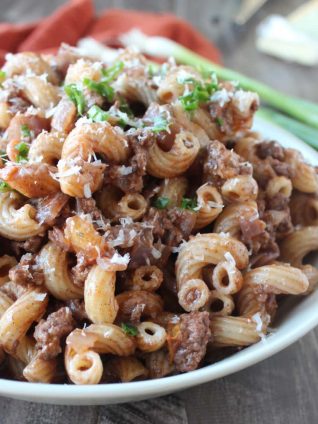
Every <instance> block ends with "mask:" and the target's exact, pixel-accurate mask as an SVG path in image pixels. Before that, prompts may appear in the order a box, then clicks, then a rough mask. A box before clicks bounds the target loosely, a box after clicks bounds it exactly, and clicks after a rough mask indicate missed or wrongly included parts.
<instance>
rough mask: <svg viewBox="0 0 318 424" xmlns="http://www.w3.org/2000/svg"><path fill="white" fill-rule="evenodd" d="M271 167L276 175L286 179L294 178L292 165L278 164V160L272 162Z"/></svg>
mask: <svg viewBox="0 0 318 424" xmlns="http://www.w3.org/2000/svg"><path fill="white" fill-rule="evenodd" d="M271 165H272V168H273V170H274V171H275V172H276V174H277V175H279V176H283V177H286V178H292V177H293V176H294V173H295V171H294V169H293V167H292V165H290V164H289V163H286V162H279V161H278V160H272V161H271Z"/></svg>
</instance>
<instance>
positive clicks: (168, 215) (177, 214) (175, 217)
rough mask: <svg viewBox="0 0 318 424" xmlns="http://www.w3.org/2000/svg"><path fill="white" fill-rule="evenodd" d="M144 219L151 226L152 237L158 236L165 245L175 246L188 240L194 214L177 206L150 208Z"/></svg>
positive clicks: (193, 222) (193, 223) (193, 221)
mask: <svg viewBox="0 0 318 424" xmlns="http://www.w3.org/2000/svg"><path fill="white" fill-rule="evenodd" d="M144 221H145V222H147V223H148V224H149V225H150V226H151V227H152V228H153V235H154V238H156V239H157V238H160V240H161V242H162V243H163V244H165V245H167V246H171V247H176V246H179V244H180V243H181V242H182V240H188V238H189V236H190V234H191V232H192V230H193V228H194V225H195V221H196V214H195V213H194V212H192V211H190V210H186V209H179V208H171V209H167V210H159V209H156V208H150V210H149V213H148V215H147V216H146V217H145V218H144Z"/></svg>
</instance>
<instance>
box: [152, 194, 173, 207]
mask: <svg viewBox="0 0 318 424" xmlns="http://www.w3.org/2000/svg"><path fill="white" fill-rule="evenodd" d="M169 203H170V199H169V198H168V197H158V198H157V199H156V200H155V201H154V202H153V206H154V207H155V208H157V209H165V208H166V207H167V206H168V205H169Z"/></svg>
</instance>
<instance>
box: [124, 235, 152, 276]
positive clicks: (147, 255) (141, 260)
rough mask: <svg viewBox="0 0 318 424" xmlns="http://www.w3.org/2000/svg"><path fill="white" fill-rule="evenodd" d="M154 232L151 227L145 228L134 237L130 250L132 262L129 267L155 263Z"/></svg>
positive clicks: (131, 268)
mask: <svg viewBox="0 0 318 424" xmlns="http://www.w3.org/2000/svg"><path fill="white" fill-rule="evenodd" d="M153 242H154V239H153V233H152V229H151V228H147V227H145V228H143V229H142V231H140V232H139V233H138V235H137V236H136V237H135V239H134V244H133V246H132V248H131V249H130V250H129V254H130V262H129V265H128V268H129V269H130V270H134V269H137V268H139V267H140V266H143V265H154V259H155V258H154V257H153V254H152V251H153V250H152V249H153Z"/></svg>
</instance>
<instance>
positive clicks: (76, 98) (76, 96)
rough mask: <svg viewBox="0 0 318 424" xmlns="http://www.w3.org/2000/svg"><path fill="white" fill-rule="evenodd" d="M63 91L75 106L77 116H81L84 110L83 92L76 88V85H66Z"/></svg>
mask: <svg viewBox="0 0 318 424" xmlns="http://www.w3.org/2000/svg"><path fill="white" fill-rule="evenodd" d="M64 91H65V93H66V94H67V95H68V97H69V98H70V100H71V101H72V102H73V103H74V104H75V106H76V108H77V112H78V114H79V115H83V113H84V110H85V106H86V103H85V97H84V94H83V92H82V91H81V90H80V89H79V88H78V87H77V85H76V84H68V85H65V86H64Z"/></svg>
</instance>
